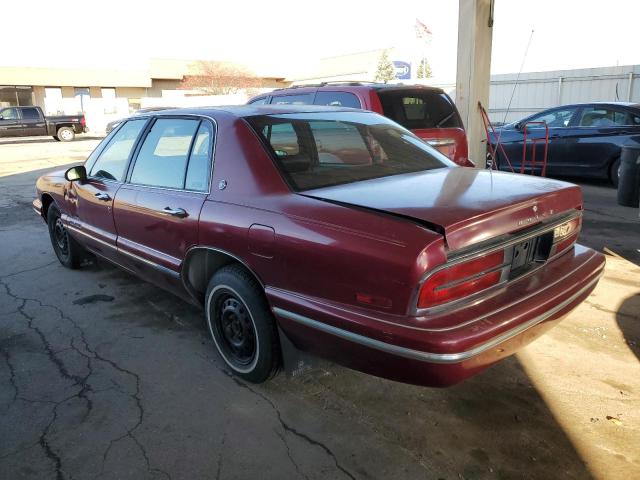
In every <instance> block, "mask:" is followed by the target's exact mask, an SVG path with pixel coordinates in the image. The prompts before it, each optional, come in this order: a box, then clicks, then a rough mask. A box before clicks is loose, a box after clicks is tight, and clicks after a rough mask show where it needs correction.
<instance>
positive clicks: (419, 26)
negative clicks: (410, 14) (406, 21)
mask: <svg viewBox="0 0 640 480" xmlns="http://www.w3.org/2000/svg"><path fill="white" fill-rule="evenodd" d="M428 35H432V33H431V30H429V28H428V27H427V26H426V25H425V24H424V23H422V22H421V21H420V20H418V19H417V18H416V38H426V37H427V36H428Z"/></svg>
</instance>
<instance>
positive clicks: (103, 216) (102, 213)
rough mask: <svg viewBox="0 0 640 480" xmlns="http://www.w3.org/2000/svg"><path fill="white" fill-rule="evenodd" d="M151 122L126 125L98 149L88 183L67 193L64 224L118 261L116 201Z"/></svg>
mask: <svg viewBox="0 0 640 480" xmlns="http://www.w3.org/2000/svg"><path fill="white" fill-rule="evenodd" d="M146 123H147V120H146V119H140V120H130V121H128V122H126V123H125V124H123V125H122V126H121V127H120V128H119V129H118V130H117V131H116V132H114V133H113V134H112V135H111V137H110V138H107V139H106V142H105V145H104V147H102V148H101V149H100V150H96V155H95V157H93V158H92V157H90V158H89V159H88V160H87V162H86V164H85V168H86V169H87V180H86V181H83V182H72V183H70V186H69V187H68V190H67V191H66V192H65V198H66V200H67V209H66V210H67V213H66V214H63V221H65V223H66V224H67V226H68V228H69V231H71V233H72V235H75V236H79V237H81V238H80V240H81V241H82V243H83V244H84V245H86V246H87V247H88V248H89V249H90V250H92V251H94V252H95V253H98V254H100V255H102V256H104V257H107V258H108V259H110V260H113V261H117V260H118V255H117V251H116V249H117V244H116V239H117V230H116V227H115V223H114V220H113V201H114V198H115V197H116V192H117V191H118V190H119V189H120V187H121V186H122V184H123V180H124V178H125V176H126V170H127V165H128V163H129V160H130V158H131V155H132V152H133V150H134V147H135V145H136V142H137V141H138V138H139V137H140V135H141V134H142V132H143V129H144V127H145V125H146Z"/></svg>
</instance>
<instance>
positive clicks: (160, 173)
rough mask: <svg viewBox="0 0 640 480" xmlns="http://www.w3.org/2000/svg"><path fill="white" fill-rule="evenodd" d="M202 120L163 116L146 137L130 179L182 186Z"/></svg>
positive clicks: (175, 186) (136, 181) (173, 186)
mask: <svg viewBox="0 0 640 480" xmlns="http://www.w3.org/2000/svg"><path fill="white" fill-rule="evenodd" d="M199 124H200V121H199V120H187V119H179V118H161V119H158V120H156V122H155V123H154V124H153V127H151V130H150V131H149V133H148V135H147V137H146V138H145V139H144V143H143V144H142V148H141V149H140V153H138V157H137V158H136V163H135V165H134V166H133V172H132V173H131V180H130V181H131V183H137V184H140V185H150V186H154V187H166V188H179V189H181V188H183V186H184V180H185V172H186V169H187V159H188V157H189V151H190V149H191V142H192V140H193V137H194V135H195V133H196V130H197V129H198V126H199Z"/></svg>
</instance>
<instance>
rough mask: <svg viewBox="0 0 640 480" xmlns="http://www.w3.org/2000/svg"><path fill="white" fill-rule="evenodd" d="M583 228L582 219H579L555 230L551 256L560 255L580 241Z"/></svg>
mask: <svg viewBox="0 0 640 480" xmlns="http://www.w3.org/2000/svg"><path fill="white" fill-rule="evenodd" d="M581 226H582V218H581V217H577V218H574V219H572V220H569V221H568V222H565V223H563V224H562V225H558V226H557V227H556V228H554V229H553V246H552V247H551V252H550V256H553V255H555V254H556V253H560V252H562V251H564V250H566V249H567V248H569V247H570V246H571V245H573V244H574V243H575V242H576V240H577V239H578V234H579V233H580V228H581Z"/></svg>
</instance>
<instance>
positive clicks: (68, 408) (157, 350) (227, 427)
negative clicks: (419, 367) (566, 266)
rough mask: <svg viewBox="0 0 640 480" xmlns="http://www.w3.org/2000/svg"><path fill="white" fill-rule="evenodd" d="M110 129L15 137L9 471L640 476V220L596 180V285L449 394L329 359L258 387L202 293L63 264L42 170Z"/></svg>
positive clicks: (1, 446)
mask: <svg viewBox="0 0 640 480" xmlns="http://www.w3.org/2000/svg"><path fill="white" fill-rule="evenodd" d="M96 143H97V140H94V139H83V140H79V141H76V142H73V143H70V144H62V143H57V142H54V141H50V140H49V139H34V140H29V141H13V140H12V141H0V192H1V193H0V245H2V248H1V249H0V354H1V355H0V357H1V358H0V412H1V414H0V478H2V479H18V478H38V479H40V478H43V479H44V478H56V479H72V478H76V479H85V478H103V479H146V478H170V479H183V478H184V479H201V478H203V479H204V478H207V479H208V478H211V479H213V478H217V479H248V478H252V479H254V478H260V479H272V478H273V479H289V478H303V479H337V478H346V479H438V478H446V479H459V478H464V479H493V478H499V479H506V478H514V479H521V478H531V479H549V478H570V479H571V478H575V479H584V478H602V479H604V478H607V479H624V480H630V479H632V478H640V362H639V359H640V267H639V265H640V252H638V249H639V248H640V223H639V222H638V220H637V214H638V212H637V210H633V209H629V208H625V207H618V206H617V205H616V204H615V191H614V190H613V189H611V188H609V187H608V186H606V185H603V184H597V183H589V184H587V185H585V187H584V191H585V198H586V209H587V210H586V214H585V225H584V234H583V236H582V242H583V243H586V244H588V245H591V246H593V247H596V248H599V249H602V248H603V247H607V248H608V249H610V250H611V251H612V252H613V253H614V255H611V256H609V257H608V264H607V270H606V274H605V277H604V278H603V279H602V281H601V282H600V284H599V286H598V287H597V289H596V291H595V292H594V293H593V294H592V295H591V296H590V297H589V299H588V300H587V301H586V302H585V303H584V304H582V305H581V306H580V307H579V308H578V309H576V310H575V311H574V312H573V313H572V314H571V316H570V317H569V318H568V319H567V320H566V321H565V322H563V323H562V324H561V325H560V326H559V327H558V328H556V329H554V330H552V331H551V332H550V333H549V334H547V335H545V336H544V337H542V338H541V339H539V340H538V341H536V342H534V343H533V344H532V345H530V346H529V347H527V348H526V349H524V350H523V351H522V352H521V353H519V354H518V355H516V356H514V357H511V358H509V359H507V360H506V361H503V362H502V363H500V364H498V365H496V366H495V367H493V368H491V369H489V370H488V371H486V372H485V373H483V374H481V375H479V376H477V377H475V378H473V379H471V380H469V381H467V382H465V383H463V384H461V385H458V386H456V387H454V388H450V389H446V390H435V389H426V388H419V387H413V386H408V385H403V384H398V383H394V382H390V381H387V380H382V379H378V378H375V377H371V376H367V375H364V374H360V373H358V372H354V371H350V370H347V369H344V368H341V367H338V366H334V365H328V366H327V367H326V368H323V369H319V370H317V371H314V372H312V373H310V374H307V375H306V376H303V377H301V378H295V379H292V378H289V377H286V376H283V375H280V376H279V377H277V378H276V379H275V380H274V381H272V382H270V383H268V384H265V385H261V386H254V385H245V384H244V383H242V382H240V381H237V380H235V379H234V378H233V377H231V376H230V375H229V374H228V373H227V372H226V371H225V369H224V367H223V364H222V361H221V360H220V359H219V357H218V355H217V353H216V352H215V350H214V347H213V345H212V342H211V341H210V340H209V338H208V335H207V332H206V331H205V329H204V327H203V322H202V315H201V313H200V312H199V311H198V310H196V309H195V308H193V307H191V306H189V305H187V304H185V303H183V302H181V301H180V300H178V299H176V298H174V297H172V296H171V295H168V294H166V293H165V292H163V291H161V290H159V289H157V288H155V287H153V286H151V285H149V284H145V283H143V282H141V281H139V280H137V279H136V278H134V277H132V276H130V275H128V274H126V273H123V272H121V271H119V270H117V269H115V268H113V267H111V266H108V265H105V264H103V263H97V264H95V265H91V266H88V267H86V268H83V269H81V270H79V271H69V270H66V269H64V268H63V267H61V266H60V265H59V263H58V262H57V260H56V259H55V256H54V254H53V252H52V249H51V246H50V244H49V240H48V236H47V232H46V229H45V225H44V224H43V223H42V221H41V220H40V219H38V218H37V217H36V216H35V215H34V214H33V213H32V211H31V208H30V202H31V199H32V195H33V192H34V187H33V185H34V181H35V179H36V177H37V176H39V175H40V174H42V173H43V172H45V171H47V170H50V169H51V168H53V167H54V166H56V165H63V164H69V163H72V162H78V161H81V160H82V159H83V158H84V157H85V156H86V154H87V153H88V152H89V151H90V150H91V149H92V148H93V147H94V146H95V145H96Z"/></svg>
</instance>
